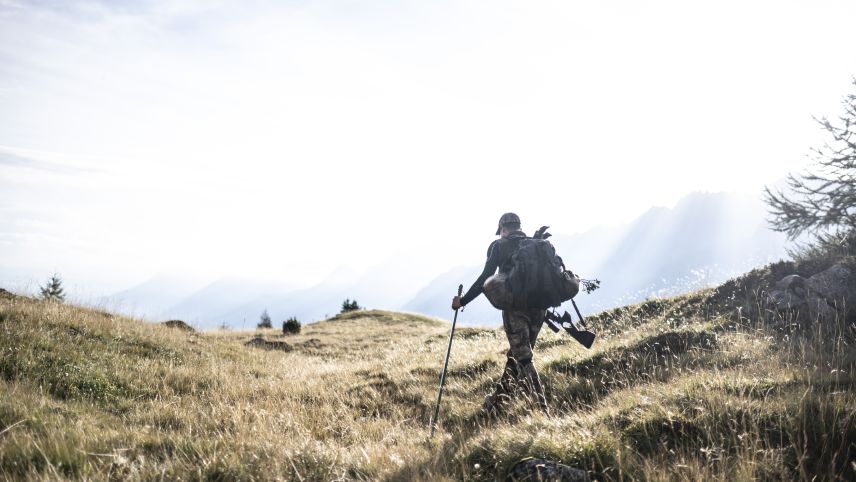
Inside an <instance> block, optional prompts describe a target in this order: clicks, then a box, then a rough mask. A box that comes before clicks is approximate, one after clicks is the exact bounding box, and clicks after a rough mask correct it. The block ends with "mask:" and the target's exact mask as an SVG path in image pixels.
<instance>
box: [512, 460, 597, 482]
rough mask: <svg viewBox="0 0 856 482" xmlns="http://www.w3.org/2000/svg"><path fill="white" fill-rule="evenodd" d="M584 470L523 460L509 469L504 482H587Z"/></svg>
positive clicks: (542, 461)
mask: <svg viewBox="0 0 856 482" xmlns="http://www.w3.org/2000/svg"><path fill="white" fill-rule="evenodd" d="M589 480H590V479H589V476H588V473H587V472H586V471H585V470H580V469H575V468H573V467H570V466H568V465H564V464H562V463H559V462H556V461H555V460H545V459H524V460H521V461H520V462H518V463H517V465H515V466H514V467H512V468H511V471H510V472H509V473H508V476H507V477H506V478H505V481H506V482H523V481H526V482H588V481H589Z"/></svg>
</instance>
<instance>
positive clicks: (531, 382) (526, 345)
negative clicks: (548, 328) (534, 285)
mask: <svg viewBox="0 0 856 482" xmlns="http://www.w3.org/2000/svg"><path fill="white" fill-rule="evenodd" d="M502 321H503V327H504V328H505V333H506V335H507V336H508V344H509V345H510V347H511V349H510V350H509V351H510V353H511V357H512V358H513V359H514V360H515V361H516V362H517V372H518V373H517V375H518V379H520V382H521V384H522V385H524V386H525V388H526V389H527V391H528V392H529V393H528V394H529V396H530V397H531V399H532V400H533V401H534V402H535V403H537V404H538V407H540V408H541V409H542V410H544V411H545V412H546V411H547V399H546V397H545V396H544V387H543V386H542V385H541V379H540V377H539V376H538V372H537V370H535V365H534V364H533V363H532V357H533V353H532V347H533V346H534V345H535V340H536V339H537V338H538V333H539V332H540V330H541V325H542V324H543V322H544V310H526V311H517V310H508V311H503V312H502Z"/></svg>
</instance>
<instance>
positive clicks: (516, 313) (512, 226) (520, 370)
mask: <svg viewBox="0 0 856 482" xmlns="http://www.w3.org/2000/svg"><path fill="white" fill-rule="evenodd" d="M496 234H497V235H498V236H499V237H500V238H499V239H497V240H495V241H494V242H492V243H491V244H490V247H488V249H487V262H486V263H485V266H484V270H483V271H482V274H481V275H480V276H479V277H478V279H477V280H476V281H475V283H473V285H472V287H471V288H470V289H469V290H468V291H467V292H466V294H464V296H462V297H458V296H455V297H454V298H453V299H452V309H453V310H457V309H458V308H462V307H464V306H466V305H467V304H468V303H469V302H471V301H473V300H474V299H475V298H476V297H478V296H479V295H480V294H481V293H482V292H484V284H485V281H486V280H487V279H488V278H489V277H491V276H493V275H494V274H495V273H496V270H497V269H499V271H500V273H506V274H507V273H508V272H509V270H510V269H511V261H512V255H513V254H514V252H515V250H516V249H517V246H518V244H519V242H520V240H521V239H525V238H526V237H527V236H526V234H525V233H524V232H523V231H521V230H520V217H519V216H517V215H516V214H514V213H505V214H503V215H502V217H500V218H499V226H498V227H497V230H496ZM545 315H546V310H544V309H525V310H515V309H504V310H502V328H503V329H504V330H505V334H506V336H507V337H508V344H509V346H510V348H509V350H508V352H507V360H506V362H505V368H504V369H503V371H502V376H501V377H500V379H499V382H497V384H496V387H495V389H494V392H493V394H492V395H490V396H488V397H487V398H486V399H485V402H484V405H483V406H482V410H484V411H485V412H486V413H488V414H493V413H496V412H497V411H498V409H499V407H500V406H501V405H502V404H503V403H505V402H506V401H508V400H509V399H510V397H511V395H512V393H513V391H514V390H515V387H516V386H517V385H518V384H520V385H521V386H522V387H523V388H524V389H525V390H526V391H527V392H528V395H529V396H530V397H531V399H534V401H535V402H536V403H537V405H538V407H539V408H540V409H541V410H543V411H544V412H545V413H548V410H547V399H546V397H545V396H544V388H543V387H542V386H541V379H540V378H539V377H538V372H537V371H536V370H535V365H534V364H533V363H532V348H533V347H534V346H535V340H536V339H537V338H538V332H539V331H541V325H542V324H543V323H544V317H545Z"/></svg>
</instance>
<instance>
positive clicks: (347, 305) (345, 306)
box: [342, 298, 362, 313]
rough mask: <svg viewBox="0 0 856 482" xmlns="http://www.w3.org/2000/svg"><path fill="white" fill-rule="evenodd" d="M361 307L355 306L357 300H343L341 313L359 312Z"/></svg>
mask: <svg viewBox="0 0 856 482" xmlns="http://www.w3.org/2000/svg"><path fill="white" fill-rule="evenodd" d="M361 309H362V307H361V306H360V305H358V304H357V300H354V301H351V300H350V299H347V298H346V299H345V301H343V302H342V313H347V312H349V311H356V310H361Z"/></svg>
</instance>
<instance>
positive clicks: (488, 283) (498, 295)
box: [484, 272, 514, 310]
mask: <svg viewBox="0 0 856 482" xmlns="http://www.w3.org/2000/svg"><path fill="white" fill-rule="evenodd" d="M507 281H508V274H506V273H502V272H499V273H497V274H495V275H493V276H491V277H490V278H488V279H487V280H485V282H484V296H485V298H487V300H488V301H490V304H492V305H493V307H494V308H496V309H498V310H508V309H511V305H512V303H513V302H514V296H513V295H512V294H511V290H510V289H509V288H508V283H507Z"/></svg>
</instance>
